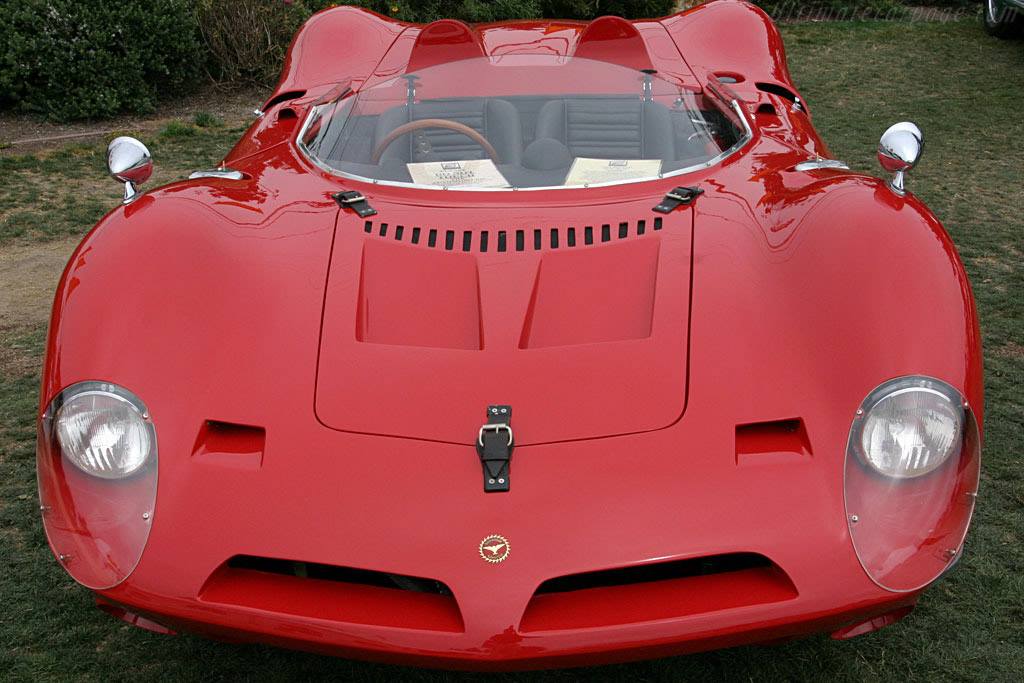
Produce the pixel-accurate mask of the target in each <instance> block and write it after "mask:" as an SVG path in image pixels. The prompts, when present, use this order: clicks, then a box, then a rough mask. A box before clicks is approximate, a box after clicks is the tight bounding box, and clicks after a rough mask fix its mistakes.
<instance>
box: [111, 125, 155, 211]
mask: <svg viewBox="0 0 1024 683" xmlns="http://www.w3.org/2000/svg"><path fill="white" fill-rule="evenodd" d="M107 170H109V171H110V175H111V176H112V177H113V178H114V179H116V180H120V181H121V182H122V183H124V201H123V202H121V203H122V204H130V203H131V202H133V201H135V199H136V198H137V197H138V196H139V192H138V186H139V185H141V184H142V183H144V182H146V181H147V180H149V177H150V176H151V175H153V157H152V155H151V154H150V153H149V150H148V149H146V146H145V145H144V144H142V143H141V142H139V141H138V140H136V139H135V138H130V137H126V136H121V137H119V138H114V139H113V140H111V141H110V144H109V145H108V146H107Z"/></svg>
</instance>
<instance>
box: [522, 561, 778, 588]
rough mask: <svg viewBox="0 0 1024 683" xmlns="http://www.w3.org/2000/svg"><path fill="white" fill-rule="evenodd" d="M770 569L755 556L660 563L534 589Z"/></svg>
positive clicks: (576, 577)
mask: <svg viewBox="0 0 1024 683" xmlns="http://www.w3.org/2000/svg"><path fill="white" fill-rule="evenodd" d="M771 566H772V562H771V560H769V559H768V558H767V557H765V556H764V555H758V554H756V553H735V554H732V555H715V556H712V557H698V558H694V559H689V560H678V561H675V562H659V563H657V564H645V565H640V566H636V567H623V568H621V569H607V570H604V571H600V572H589V573H586V574H573V575H571V576H560V577H558V578H557V579H548V580H547V581H545V582H544V583H542V584H541V585H540V588H538V589H537V594H538V595H543V594H544V593H568V592H570V591H578V590H586V589H588V588H603V587H608V586H625V585H630V584H637V583H650V582H652V581H668V580H670V579H681V578H686V577H691V576H708V575H710V574H725V573H726V572H736V571H741V570H743V569H755V568H765V567H771Z"/></svg>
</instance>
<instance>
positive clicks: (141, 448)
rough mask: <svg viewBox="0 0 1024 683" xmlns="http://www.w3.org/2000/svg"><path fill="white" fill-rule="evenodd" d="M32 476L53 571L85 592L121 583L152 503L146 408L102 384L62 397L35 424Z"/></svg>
mask: <svg viewBox="0 0 1024 683" xmlns="http://www.w3.org/2000/svg"><path fill="white" fill-rule="evenodd" d="M36 468H37V473H38V479H39V501H40V510H41V511H42V516H43V527H44V529H45V530H46V536H47V539H48V540H49V542H50V546H51V548H52V549H53V552H54V554H55V555H56V556H57V557H58V559H59V560H60V561H61V564H62V565H63V566H64V568H65V569H66V570H67V572H68V573H69V574H71V576H72V578H74V579H75V580H76V581H78V582H79V583H81V584H83V585H85V586H87V587H89V588H92V589H96V590H102V589H106V588H112V587H113V586H116V585H117V584H119V583H121V582H122V581H123V580H124V579H126V578H127V577H128V575H129V574H131V572H132V571H134V569H135V567H136V565H137V564H138V562H139V560H140V559H141V557H142V551H143V549H144V548H145V546H146V541H147V540H148V539H149V530H150V526H151V524H152V521H153V512H154V506H155V503H156V486H157V440H156V429H155V428H154V426H153V422H152V420H151V418H150V415H149V411H148V410H147V409H146V406H145V405H144V404H143V403H142V401H141V400H140V399H139V398H138V397H137V396H135V395H134V394H132V393H131V392H130V391H128V390H127V389H125V388H123V387H120V386H117V385H115V384H111V383H107V382H81V383H78V384H74V385H72V386H70V387H68V388H66V389H64V390H63V391H62V392H60V394H58V395H57V396H56V397H55V398H54V399H53V401H52V402H51V403H50V405H49V406H48V407H47V409H46V411H45V412H44V413H43V415H42V418H41V419H40V421H39V433H38V441H37V447H36Z"/></svg>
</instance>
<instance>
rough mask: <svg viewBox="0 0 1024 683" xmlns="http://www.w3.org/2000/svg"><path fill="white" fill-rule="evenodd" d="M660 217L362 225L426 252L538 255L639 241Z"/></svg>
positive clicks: (371, 232) (656, 227) (658, 226)
mask: <svg viewBox="0 0 1024 683" xmlns="http://www.w3.org/2000/svg"><path fill="white" fill-rule="evenodd" d="M662 226H663V222H662V219H661V218H660V217H655V218H653V219H652V220H650V221H648V220H645V219H640V220H638V221H636V222H635V223H634V222H630V221H622V222H619V223H604V224H602V225H585V226H583V227H581V228H576V227H568V228H550V229H548V228H517V229H512V230H447V229H444V228H422V227H420V226H413V227H407V226H405V225H389V224H388V223H374V222H373V221H366V222H365V223H364V224H363V232H365V233H366V234H367V235H376V236H377V237H381V238H384V239H389V240H393V241H396V242H407V243H409V244H415V245H420V246H426V247H428V248H430V249H441V250H443V251H462V252H480V253H487V252H509V251H541V250H545V249H571V248H574V247H588V246H592V245H595V244H603V243H606V242H612V241H616V240H623V239H627V238H630V237H643V236H644V235H646V234H648V233H650V232H657V231H659V230H661V229H662Z"/></svg>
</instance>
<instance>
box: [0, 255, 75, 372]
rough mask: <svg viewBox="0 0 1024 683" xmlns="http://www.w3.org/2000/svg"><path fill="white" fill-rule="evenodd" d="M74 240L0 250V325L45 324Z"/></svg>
mask: <svg viewBox="0 0 1024 683" xmlns="http://www.w3.org/2000/svg"><path fill="white" fill-rule="evenodd" d="M78 242H79V240H78V239H77V238H72V239H65V240H57V241H53V242H45V243H42V244H28V245H25V246H8V247H4V248H3V249H2V250H0V328H13V327H36V326H39V325H45V324H46V322H47V320H49V317H50V306H51V305H52V304H53V293H54V291H55V290H56V289H57V281H58V280H59V279H60V274H61V273H62V272H63V271H64V265H65V264H66V263H67V262H68V258H70V256H71V252H72V251H74V249H75V247H76V246H77V245H78ZM3 353H5V350H4V349H3V348H2V347H0V354H3ZM0 367H3V362H2V356H0Z"/></svg>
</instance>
